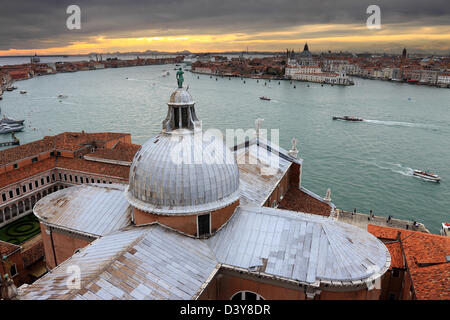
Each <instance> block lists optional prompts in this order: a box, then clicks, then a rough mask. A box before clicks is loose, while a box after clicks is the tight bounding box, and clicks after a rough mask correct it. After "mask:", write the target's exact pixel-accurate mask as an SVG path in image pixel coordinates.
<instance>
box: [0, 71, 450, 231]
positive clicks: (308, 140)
mask: <svg viewBox="0 0 450 320" xmlns="http://www.w3.org/2000/svg"><path fill="white" fill-rule="evenodd" d="M174 68H175V66H174V65H163V66H144V67H131V68H119V69H105V70H97V71H82V72H76V73H64V74H56V75H48V76H41V77H36V78H33V79H30V80H26V81H19V82H16V83H15V85H16V86H17V87H18V88H19V89H18V90H15V91H13V92H5V93H4V95H3V96H4V99H3V101H0V107H1V111H2V113H4V114H6V115H8V116H10V117H14V118H20V119H26V122H25V123H26V129H25V131H24V132H21V133H18V134H17V137H18V138H20V140H21V143H22V144H23V143H26V142H30V141H34V140H36V139H40V138H42V137H43V136H46V135H54V134H57V133H60V132H64V131H81V130H85V131H87V132H98V131H115V132H129V133H131V134H132V139H133V142H134V143H138V144H142V143H144V142H145V141H146V140H147V139H148V138H150V137H152V136H153V135H156V134H157V133H158V132H159V131H160V129H161V122H162V120H163V119H164V117H165V116H166V112H167V105H166V103H167V101H168V98H169V95H170V93H171V92H172V91H173V90H174V88H175V87H176V80H175V73H176V71H175V70H174ZM167 72H169V73H170V75H166V74H167ZM184 77H185V86H186V85H189V91H190V92H191V94H192V96H193V98H194V100H195V101H196V110H197V115H198V116H199V118H200V119H201V120H203V128H204V129H207V128H219V129H221V130H223V131H225V129H237V128H243V129H248V128H252V127H254V120H255V119H256V118H257V117H259V118H263V119H264V123H263V126H262V127H263V128H268V129H272V128H275V129H279V130H280V144H281V146H282V147H284V148H286V149H289V148H290V146H291V142H290V140H291V138H292V137H294V136H295V137H296V138H297V139H298V141H299V142H298V144H297V147H298V149H299V150H300V153H299V156H300V157H301V158H303V159H304V165H303V168H304V169H303V175H302V185H303V186H305V187H306V188H308V189H310V190H312V191H314V192H315V193H317V194H319V195H321V196H324V195H325V193H326V190H327V188H331V191H332V193H331V197H332V201H333V202H334V203H335V204H336V206H337V207H338V208H341V209H345V210H350V211H351V210H353V209H354V208H357V209H358V211H361V212H369V210H370V209H371V210H373V213H374V214H375V215H380V216H386V217H388V216H389V215H391V216H393V217H395V218H399V219H408V220H417V221H419V222H423V223H424V224H425V225H426V226H427V228H428V229H429V230H430V231H431V232H434V233H438V232H439V229H440V224H441V222H444V221H447V222H450V165H449V162H450V102H449V101H450V90H448V89H441V88H433V87H425V86H413V85H408V84H399V83H391V82H384V81H375V80H362V79H357V78H356V79H354V80H355V85H354V86H351V87H339V86H330V85H324V86H321V85H320V84H312V83H303V82H294V83H293V84H291V83H290V82H289V81H281V82H280V84H278V81H274V80H272V81H271V82H268V81H264V80H259V83H258V82H257V80H254V79H244V80H241V79H240V78H231V79H229V78H228V77H224V78H221V77H219V78H218V79H217V80H216V78H215V77H213V78H210V76H207V75H200V76H199V79H198V78H197V77H198V75H196V74H192V73H190V72H185V74H184ZM244 81H245V83H244ZM294 85H295V86H296V88H294ZM20 90H26V91H27V94H20V93H19V91H20ZM58 94H64V95H67V98H65V99H58V98H57V95H58ZM259 96H268V97H270V98H271V99H272V100H271V101H263V100H260V99H259V98H258V97H259ZM335 115H353V116H358V117H361V118H364V119H366V120H365V121H364V122H355V123H351V122H342V121H333V120H332V116H335ZM269 138H270V136H269ZM6 140H9V136H5V135H3V136H2V137H0V141H6ZM413 169H428V170H431V171H432V172H435V173H437V174H439V175H440V176H441V178H442V181H441V183H433V182H427V181H424V180H422V179H420V178H416V177H414V176H413V175H412V170H413Z"/></svg>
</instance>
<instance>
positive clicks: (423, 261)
mask: <svg viewBox="0 0 450 320" xmlns="http://www.w3.org/2000/svg"><path fill="white" fill-rule="evenodd" d="M368 231H369V232H370V233H372V234H373V235H375V236H376V237H378V238H383V239H388V238H389V237H391V239H392V237H393V235H394V234H397V233H398V232H400V242H399V243H400V244H401V249H402V251H403V253H404V255H405V259H406V266H407V268H408V271H409V274H410V275H411V280H412V284H413V288H414V292H415V294H416V297H417V299H419V300H437V299H446V300H448V299H450V285H449V283H450V262H446V261H447V260H446V257H447V256H449V255H450V237H446V236H440V235H436V234H430V233H424V232H418V231H409V230H403V229H395V228H389V227H382V226H374V225H369V226H368Z"/></svg>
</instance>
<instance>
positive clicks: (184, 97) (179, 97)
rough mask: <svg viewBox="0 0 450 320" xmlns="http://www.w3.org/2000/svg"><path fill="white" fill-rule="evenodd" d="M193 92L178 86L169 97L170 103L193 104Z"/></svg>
mask: <svg viewBox="0 0 450 320" xmlns="http://www.w3.org/2000/svg"><path fill="white" fill-rule="evenodd" d="M194 103H195V102H194V100H193V99H192V96H191V94H190V93H189V92H188V91H187V90H186V89H184V88H177V89H176V90H175V91H174V92H172V94H171V95H170V98H169V103H168V104H169V105H192V104H194Z"/></svg>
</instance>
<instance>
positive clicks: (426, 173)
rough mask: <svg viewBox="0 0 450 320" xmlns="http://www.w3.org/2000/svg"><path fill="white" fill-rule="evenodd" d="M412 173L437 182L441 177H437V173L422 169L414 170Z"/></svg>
mask: <svg viewBox="0 0 450 320" xmlns="http://www.w3.org/2000/svg"><path fill="white" fill-rule="evenodd" d="M413 175H415V176H417V177H420V178H423V179H425V180H429V181H434V182H439V181H441V177H439V176H438V175H437V174H434V173H431V172H429V171H422V170H414V171H413Z"/></svg>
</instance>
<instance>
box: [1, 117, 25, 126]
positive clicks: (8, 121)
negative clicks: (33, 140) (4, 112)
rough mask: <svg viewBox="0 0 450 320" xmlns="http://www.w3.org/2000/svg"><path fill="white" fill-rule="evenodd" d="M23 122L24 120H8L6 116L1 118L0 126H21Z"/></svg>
mask: <svg viewBox="0 0 450 320" xmlns="http://www.w3.org/2000/svg"><path fill="white" fill-rule="evenodd" d="M24 121H25V120H16V119H13V118H8V117H6V116H3V118H2V119H0V125H3V124H8V125H10V124H17V125H23V123H24Z"/></svg>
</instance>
